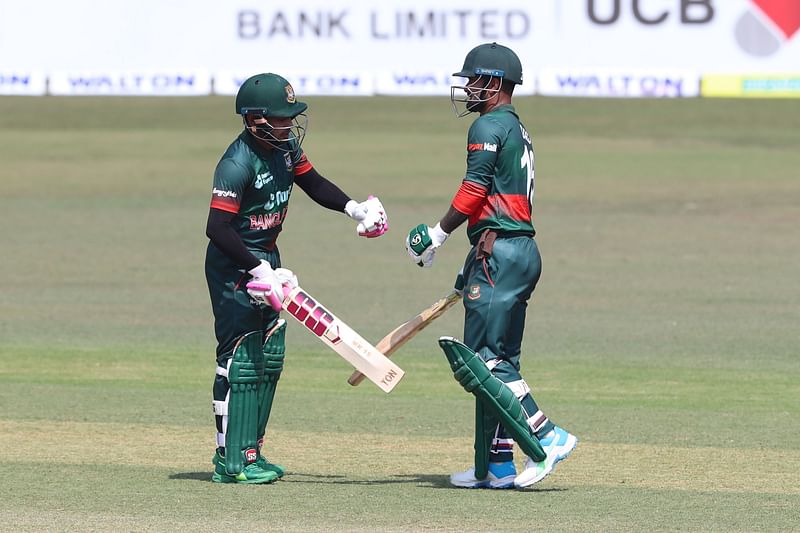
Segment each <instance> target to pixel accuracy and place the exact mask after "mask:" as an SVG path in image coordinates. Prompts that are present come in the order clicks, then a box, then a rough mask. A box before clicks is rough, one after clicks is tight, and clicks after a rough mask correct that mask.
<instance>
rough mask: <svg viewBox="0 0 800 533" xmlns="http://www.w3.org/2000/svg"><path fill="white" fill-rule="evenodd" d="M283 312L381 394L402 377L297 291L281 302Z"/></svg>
mask: <svg viewBox="0 0 800 533" xmlns="http://www.w3.org/2000/svg"><path fill="white" fill-rule="evenodd" d="M283 309H284V310H285V311H286V312H287V313H288V314H290V315H292V316H293V317H294V318H295V319H297V321H298V322H300V323H301V324H303V325H304V326H305V327H306V329H308V330H309V331H310V332H311V333H313V334H314V335H315V336H316V337H317V338H319V339H320V340H321V341H322V342H323V343H325V344H326V345H327V346H329V347H330V348H331V349H333V351H335V352H336V353H338V354H339V355H340V356H342V357H343V358H344V359H345V360H346V361H347V362H348V363H350V364H351V365H353V367H355V369H356V371H357V372H359V373H360V374H363V375H364V376H366V377H367V378H368V379H369V380H370V381H372V382H373V383H375V385H377V386H378V387H379V388H380V389H381V390H382V391H384V392H387V393H389V392H391V391H392V389H394V388H395V386H396V385H397V384H398V383H399V382H400V380H401V379H402V378H403V375H405V372H404V371H403V370H402V369H401V368H400V367H399V366H397V365H396V364H394V363H393V362H392V361H390V360H389V359H388V358H387V357H386V356H385V355H384V354H383V353H381V352H380V351H379V350H377V349H376V348H375V347H374V346H372V345H371V344H370V343H369V342H367V341H366V340H364V338H363V337H361V335H359V334H358V333H356V332H355V331H354V330H353V329H352V328H351V327H350V326H348V325H347V324H345V323H344V322H342V320H340V319H339V318H337V317H336V316H335V315H334V314H333V313H331V312H330V311H329V310H328V309H327V308H325V307H324V306H322V305H321V304H320V303H318V302H317V301H316V300H315V299H314V298H312V297H311V296H310V295H309V294H308V292H307V291H305V290H304V289H302V288H301V287H295V288H294V289H292V290H291V291H290V292H289V294H288V295H287V296H286V298H284V300H283Z"/></svg>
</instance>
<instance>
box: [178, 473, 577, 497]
mask: <svg viewBox="0 0 800 533" xmlns="http://www.w3.org/2000/svg"><path fill="white" fill-rule="evenodd" d="M169 479H177V480H188V481H202V482H205V483H211V473H210V472H179V473H176V474H170V476H169ZM279 483H311V484H321V485H367V486H368V485H400V484H413V485H418V486H420V487H422V488H429V489H452V490H464V489H460V488H458V487H454V486H452V485H451V484H450V478H449V476H443V475H431V474H409V475H399V476H391V477H390V478H388V479H351V478H348V477H346V476H340V475H323V474H304V473H302V472H291V471H290V472H287V473H286V477H284V478H283V479H282V480H280V481H279ZM566 490H567V489H565V488H557V487H553V488H542V489H540V488H530V487H529V488H527V489H524V492H562V491H566Z"/></svg>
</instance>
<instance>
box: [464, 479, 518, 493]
mask: <svg viewBox="0 0 800 533" xmlns="http://www.w3.org/2000/svg"><path fill="white" fill-rule="evenodd" d="M515 477H516V476H505V477H501V478H498V479H495V480H493V481H490V480H488V479H483V480H481V481H478V482H477V483H474V484H467V483H461V484H458V483H455V482H453V480H452V479H451V480H450V484H451V485H452V486H454V487H457V488H459V489H498V490H500V489H510V488H513V487H514V478H515Z"/></svg>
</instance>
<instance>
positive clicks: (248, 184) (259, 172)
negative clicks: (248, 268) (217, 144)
mask: <svg viewBox="0 0 800 533" xmlns="http://www.w3.org/2000/svg"><path fill="white" fill-rule="evenodd" d="M311 168H312V166H311V163H309V162H308V159H306V156H305V154H304V153H303V150H302V149H301V148H300V147H299V146H296V145H295V144H292V145H291V150H290V151H289V152H284V151H281V150H266V149H264V148H262V147H261V146H259V145H258V144H257V142H256V140H255V139H253V138H252V137H251V136H250V134H249V133H247V132H246V131H245V132H242V133H241V135H239V137H238V138H237V139H236V140H235V141H233V143H231V145H230V146H229V147H228V149H227V150H226V151H225V153H224V154H223V156H222V158H221V159H220V160H219V163H217V168H216V170H215V171H214V186H213V189H212V191H211V207H212V208H214V209H220V210H222V211H227V212H229V213H234V214H235V215H236V216H235V217H234V219H233V220H232V221H231V226H232V227H233V228H234V230H235V231H236V233H238V234H239V236H240V237H241V238H242V242H244V245H245V246H246V247H247V248H248V249H250V250H269V249H271V248H272V247H273V246H274V244H275V240H276V239H277V237H278V234H279V233H280V232H281V229H282V228H283V222H284V221H285V220H286V214H287V212H288V204H289V196H290V195H291V194H292V186H293V185H294V177H295V175H300V174H303V173H305V172H308V171H309V170H311Z"/></svg>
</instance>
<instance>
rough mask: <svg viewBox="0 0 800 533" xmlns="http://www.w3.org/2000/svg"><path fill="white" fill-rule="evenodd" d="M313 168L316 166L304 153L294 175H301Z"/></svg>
mask: <svg viewBox="0 0 800 533" xmlns="http://www.w3.org/2000/svg"><path fill="white" fill-rule="evenodd" d="M312 168H314V166H313V165H312V164H311V161H309V160H308V158H307V157H306V154H303V156H302V157H301V158H300V161H298V162H297V165H295V167H294V175H295V176H299V175H300V174H305V173H306V172H308V171H309V170H311V169H312Z"/></svg>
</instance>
